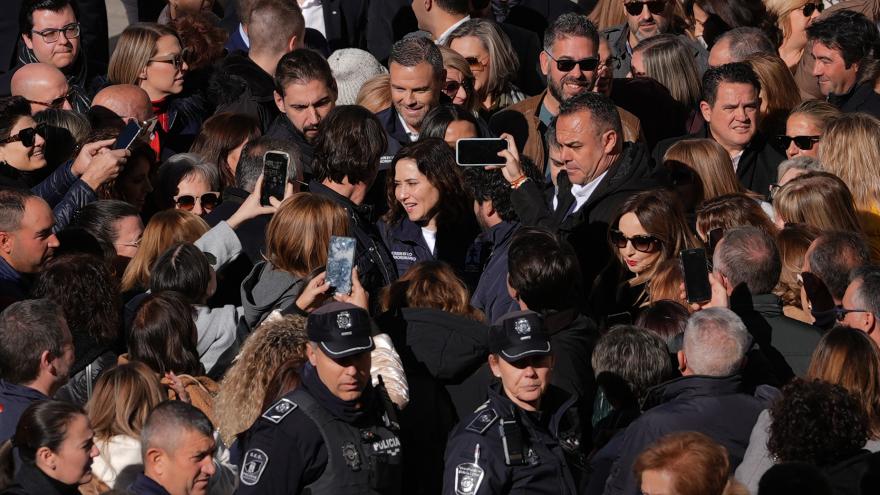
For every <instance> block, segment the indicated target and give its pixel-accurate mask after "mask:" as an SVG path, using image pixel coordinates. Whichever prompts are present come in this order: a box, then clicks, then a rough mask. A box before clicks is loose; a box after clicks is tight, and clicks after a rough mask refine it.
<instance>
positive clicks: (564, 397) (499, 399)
mask: <svg viewBox="0 0 880 495" xmlns="http://www.w3.org/2000/svg"><path fill="white" fill-rule="evenodd" d="M490 348H491V350H492V353H493V354H495V355H497V356H498V357H500V358H501V359H504V360H506V361H508V362H511V363H513V362H516V361H518V360H520V359H522V358H525V357H527V356H535V355H546V354H549V353H550V343H549V341H548V340H547V338H546V336H545V335H544V334H543V330H542V328H541V320H540V317H539V316H538V315H537V314H535V313H532V312H516V313H511V314H509V315H508V316H505V317H504V318H503V319H502V321H501V322H500V325H499V326H495V327H493V328H492V330H491V332H490ZM576 402H577V398H576V397H574V396H571V395H569V394H568V393H567V392H565V391H563V390H562V389H560V388H557V387H554V386H552V385H549V386H548V387H547V389H546V391H545V393H544V396H543V397H542V398H541V410H540V411H535V412H530V411H526V410H524V409H522V408H520V407H518V406H516V404H514V403H513V401H511V400H510V399H509V398H508V397H507V396H506V395H505V392H504V389H503V386H502V384H501V383H500V382H499V383H495V384H493V385H492V386H490V387H489V400H487V401H486V402H485V403H484V404H483V405H481V406H480V407H479V408H477V410H476V411H474V412H473V413H472V414H471V415H470V416H467V417H465V418H464V419H463V420H462V421H461V423H459V425H458V426H457V427H456V429H455V430H454V431H453V433H452V435H451V436H450V438H449V443H448V445H447V448H446V455H445V463H444V464H445V467H444V472H443V493H444V494H455V495H485V494H497V493H505V494H508V493H512V494H548V495H550V494H552V495H568V494H571V495H574V494H576V493H577V492H578V489H577V487H578V485H579V481H580V479H581V474H582V473H583V468H584V466H585V465H586V454H585V453H584V452H583V449H582V447H581V429H580V423H579V417H578V412H577V408H576V405H575V404H576Z"/></svg>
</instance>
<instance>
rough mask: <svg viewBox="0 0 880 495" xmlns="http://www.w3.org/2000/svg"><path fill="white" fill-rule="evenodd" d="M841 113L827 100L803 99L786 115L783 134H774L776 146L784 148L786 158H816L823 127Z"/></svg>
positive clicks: (823, 130) (823, 131)
mask: <svg viewBox="0 0 880 495" xmlns="http://www.w3.org/2000/svg"><path fill="white" fill-rule="evenodd" d="M841 115H842V114H841V112H840V110H838V108H837V107H835V106H834V105H832V104H831V103H828V102H827V101H822V100H805V101H803V102H801V103H800V104H799V105H798V106H796V107H794V108H793V109H792V110H791V113H790V114H789V115H788V119H786V121H785V135H781V136H776V142H777V147H778V148H779V149H780V150H784V151H785V156H786V157H788V158H794V157H796V156H808V157H813V158H818V157H819V151H820V150H821V149H822V136H823V134H825V129H826V128H827V127H828V126H829V125H831V123H832V122H834V121H835V120H837V118H838V117H840V116H841ZM780 178H781V177H780Z"/></svg>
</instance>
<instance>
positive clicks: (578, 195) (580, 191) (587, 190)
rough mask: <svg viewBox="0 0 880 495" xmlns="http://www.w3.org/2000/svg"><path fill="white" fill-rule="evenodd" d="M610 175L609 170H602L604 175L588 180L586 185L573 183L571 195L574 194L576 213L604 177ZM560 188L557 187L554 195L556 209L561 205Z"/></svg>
mask: <svg viewBox="0 0 880 495" xmlns="http://www.w3.org/2000/svg"><path fill="white" fill-rule="evenodd" d="M606 175H608V171H607V170H606V171H604V172H602V175H600V176H599V177H596V178H595V179H593V180H591V181H590V182H587V183H586V184H584V185H582V186H581V185H578V184H572V185H571V195H572V196H574V211H573V212H572V213H574V212H575V211H578V210H580V209H581V206H584V204H585V203H586V202H587V200H588V199H590V196H592V195H593V192H594V191H595V190H596V188H597V187H599V183H600V182H602V179H604V178H605V176H606ZM558 196H559V188H556V194H554V195H553V209H554V210H555V209H556V208H557V207H558V206H559V198H558Z"/></svg>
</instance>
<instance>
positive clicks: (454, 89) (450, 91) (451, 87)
mask: <svg viewBox="0 0 880 495" xmlns="http://www.w3.org/2000/svg"><path fill="white" fill-rule="evenodd" d="M473 87H474V86H473V83H471V81H469V80H468V79H465V80H464V81H462V82H458V81H453V80H449V81H446V83H445V84H444V85H443V92H444V93H446V95H447V96H455V94H456V93H458V90H459V89H461V88H464V89H465V91H470V90H472V89H473Z"/></svg>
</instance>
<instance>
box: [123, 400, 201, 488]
mask: <svg viewBox="0 0 880 495" xmlns="http://www.w3.org/2000/svg"><path fill="white" fill-rule="evenodd" d="M216 450H217V444H216V442H215V441H214V426H213V425H212V424H211V420H209V419H208V417H207V416H205V413H203V412H202V411H200V410H198V409H196V408H195V407H193V406H192V405H190V404H187V403H185V402H181V401H176V400H175V401H166V402H163V403H161V404H159V405H158V406H156V408H155V409H153V411H152V412H150V415H149V416H148V417H147V421H146V423H144V429H143V430H142V431H141V455H142V456H143V462H144V472H143V473H140V474H138V477H137V478H136V479H135V481H134V483H132V485H131V487H129V489H128V490H129V492H131V493H133V494H134V495H155V494H164V493H167V494H173V495H197V494H203V493H207V492H208V483H209V482H210V481H211V478H212V477H213V476H214V474H215V473H216V472H217V466H216V465H215V464H214V453H215V452H216Z"/></svg>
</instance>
